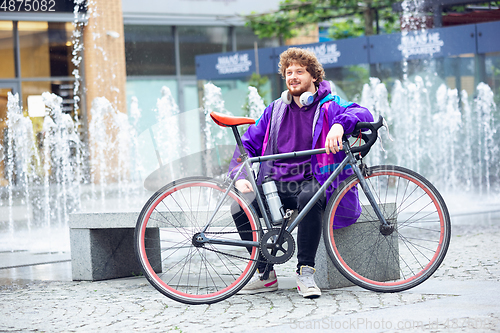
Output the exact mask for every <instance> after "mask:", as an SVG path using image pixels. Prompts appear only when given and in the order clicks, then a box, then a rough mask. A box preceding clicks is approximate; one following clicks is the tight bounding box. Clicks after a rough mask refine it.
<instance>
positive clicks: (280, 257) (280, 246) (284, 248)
mask: <svg viewBox="0 0 500 333" xmlns="http://www.w3.org/2000/svg"><path fill="white" fill-rule="evenodd" d="M279 233H280V229H272V230H269V231H268V232H266V233H265V234H264V236H262V239H261V240H260V252H261V253H262V255H263V256H264V258H266V260H267V261H268V262H269V263H271V264H283V263H285V262H287V261H288V260H289V259H290V258H291V257H292V256H293V253H294V252H295V240H294V239H293V236H292V235H291V234H290V233H289V232H288V231H286V230H283V235H282V239H281V242H279V243H277V242H276V240H277V239H278V235H279Z"/></svg>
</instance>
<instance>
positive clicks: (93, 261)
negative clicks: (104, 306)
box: [70, 213, 161, 281]
mask: <svg viewBox="0 0 500 333" xmlns="http://www.w3.org/2000/svg"><path fill="white" fill-rule="evenodd" d="M137 215H138V214H137V213H120V214H114V213H110V214H107V213H101V214H72V216H71V217H70V226H71V227H70V244H71V263H72V265H71V266H72V278H73V280H74V281H81V280H84V281H98V280H107V279H114V278H120V277H129V276H134V275H138V274H140V273H141V267H140V265H139V262H138V261H137V259H136V255H135V251H134V228H133V227H128V228H123V227H121V228H120V227H118V228H117V227H114V226H117V225H127V221H135V219H136V218H137ZM120 217H122V218H123V219H122V220H121V221H122V222H119V221H120V219H119V218H120ZM77 222H78V223H77ZM76 225H78V227H75V226H76ZM98 225H100V226H101V228H88V227H86V226H91V227H96V226H98ZM129 225H130V224H129ZM133 226H135V223H133ZM146 237H147V243H146V248H147V249H148V256H149V257H150V261H151V263H152V265H153V268H155V271H156V272H161V258H160V238H159V230H158V228H148V229H147V230H146Z"/></svg>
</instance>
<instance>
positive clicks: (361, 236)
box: [323, 166, 451, 292]
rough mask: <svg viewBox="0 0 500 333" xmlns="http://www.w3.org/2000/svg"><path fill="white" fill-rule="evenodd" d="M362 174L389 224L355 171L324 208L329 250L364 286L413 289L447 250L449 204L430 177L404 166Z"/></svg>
mask: <svg viewBox="0 0 500 333" xmlns="http://www.w3.org/2000/svg"><path fill="white" fill-rule="evenodd" d="M364 178H365V180H366V183H367V185H368V187H369V189H370V190H371V192H372V194H373V196H374V197H375V200H376V202H377V204H378V206H379V208H380V210H381V212H382V214H383V216H384V217H385V219H386V220H387V221H388V222H389V223H390V225H391V227H389V228H385V229H384V228H381V222H380V221H379V219H378V217H377V215H376V214H375V211H374V209H373V208H372V206H371V204H370V203H369V201H368V198H367V196H366V195H365V193H364V192H363V190H362V189H361V186H358V184H359V179H358V178H357V177H356V175H352V176H350V177H349V178H347V179H346V180H345V181H344V182H343V183H342V184H340V186H339V187H338V188H337V190H336V191H335V192H334V194H333V195H332V198H331V199H330V202H329V204H328V207H327V210H326V214H325V223H324V233H323V234H324V235H325V237H324V239H325V244H326V248H327V251H328V253H329V255H330V257H331V259H332V261H333V263H334V265H335V266H336V267H337V268H338V270H339V271H340V272H341V273H342V275H344V276H345V277H346V278H347V279H348V280H350V281H351V282H352V283H354V284H356V285H358V286H360V287H363V288H366V289H369V290H373V291H378V292H398V291H402V290H406V289H410V288H413V287H415V286H417V285H418V284H420V283H422V282H423V281H425V280H426V279H428V278H429V277H430V276H431V275H432V274H433V273H434V272H435V271H436V269H437V268H438V267H439V265H440V264H441V262H442V261H443V259H444V257H445V255H446V251H447V250H448V245H449V242H450V233H451V226H450V217H449V214H448V210H447V208H446V205H445V203H444V201H443V199H442V198H441V196H440V194H439V193H438V191H437V190H436V189H435V188H434V186H432V184H431V183H429V181H427V180H426V179H425V178H424V177H422V176H420V175H419V174H417V173H415V172H413V171H411V170H408V169H405V168H402V167H396V166H375V167H371V168H368V169H367V172H366V176H365V177H364ZM354 221H355V223H353V222H354Z"/></svg>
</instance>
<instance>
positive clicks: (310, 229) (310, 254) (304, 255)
mask: <svg viewBox="0 0 500 333" xmlns="http://www.w3.org/2000/svg"><path fill="white" fill-rule="evenodd" d="M320 187H321V185H320V184H319V183H318V181H317V180H316V179H313V180H312V181H309V182H307V183H306V184H304V186H302V190H301V191H300V193H298V198H297V199H298V209H299V212H300V211H302V209H303V208H304V206H305V205H306V204H307V203H308V202H309V200H310V199H311V198H312V197H313V196H314V194H316V192H317V190H318V189H319V188H320ZM325 204H326V197H325V196H323V197H322V198H321V199H320V200H318V201H317V202H316V204H315V205H314V206H313V207H312V208H311V210H310V211H309V213H308V214H307V215H306V216H305V217H304V219H303V220H302V221H301V222H300V223H299V226H298V231H297V259H298V264H297V272H299V270H300V267H301V266H310V267H314V263H315V262H314V259H315V257H316V251H317V250H318V245H319V241H320V238H321V227H322V217H323V211H324V210H325Z"/></svg>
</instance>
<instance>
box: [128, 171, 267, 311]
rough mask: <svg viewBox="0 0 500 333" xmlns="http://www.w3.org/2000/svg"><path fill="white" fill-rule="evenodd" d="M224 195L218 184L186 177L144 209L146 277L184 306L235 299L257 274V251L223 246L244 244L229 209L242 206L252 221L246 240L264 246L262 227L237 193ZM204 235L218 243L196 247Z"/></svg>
mask: <svg viewBox="0 0 500 333" xmlns="http://www.w3.org/2000/svg"><path fill="white" fill-rule="evenodd" d="M225 190H226V189H225V188H224V186H222V184H221V183H219V182H218V181H216V180H214V179H210V178H202V177H196V178H186V179H182V180H179V181H175V182H173V183H171V184H169V185H167V186H165V187H163V188H162V189H160V190H159V191H158V192H156V193H155V194H154V195H153V196H152V197H151V198H150V199H149V201H148V202H147V203H146V205H145V206H144V208H143V209H142V211H141V214H140V216H139V218H138V221H137V226H136V229H135V249H136V255H137V258H138V260H139V262H140V264H141V266H142V268H143V272H144V275H145V276H146V278H147V279H148V280H149V282H150V283H151V284H152V285H153V286H154V287H155V288H156V289H157V290H158V291H160V292H161V293H162V294H164V295H166V296H168V297H170V298H172V299H174V300H176V301H179V302H182V303H186V304H208V303H215V302H219V301H221V300H224V299H226V298H227V297H229V296H231V295H233V294H235V293H236V292H237V291H238V290H240V289H241V288H242V287H243V286H245V284H246V283H247V282H248V280H249V279H250V278H251V277H252V275H253V274H254V272H255V270H256V267H257V259H258V254H259V249H258V247H255V246H250V247H242V246H235V245H228V244H227V243H226V244H222V243H223V242H224V241H231V240H233V241H234V240H238V241H240V240H241V237H240V234H239V233H238V230H237V229H236V226H235V223H234V221H233V218H232V214H231V209H233V210H234V209H235V207H236V208H237V207H238V206H239V207H241V210H242V211H243V212H244V214H246V215H247V217H248V221H249V222H248V224H249V225H248V226H246V228H245V230H246V235H245V239H246V240H252V241H254V242H259V241H260V236H261V234H260V231H259V228H258V227H257V225H260V224H258V222H257V217H256V214H255V212H254V210H253V208H252V207H251V206H250V205H249V204H247V202H246V201H245V200H244V199H243V198H242V197H241V196H240V195H239V193H238V192H236V191H235V190H230V191H229V192H228V194H227V196H226V198H224V199H223V200H222V202H221V198H222V197H223V195H224V192H225ZM219 205H220V208H219V209H218V210H216V208H217V207H218V206H219ZM209 221H211V222H210V224H209V225H207V224H208V222H209ZM202 231H203V235H204V237H206V238H210V239H213V240H216V242H214V243H211V242H206V243H200V242H197V240H198V239H200V234H199V233H200V232H202Z"/></svg>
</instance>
